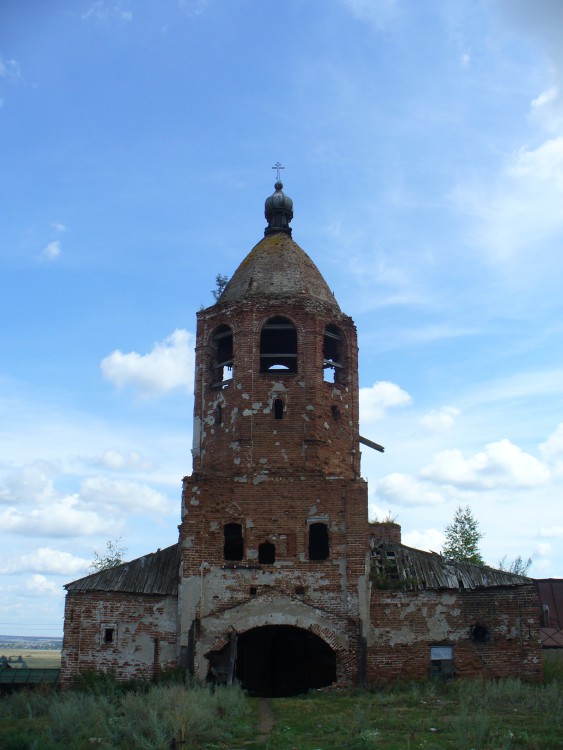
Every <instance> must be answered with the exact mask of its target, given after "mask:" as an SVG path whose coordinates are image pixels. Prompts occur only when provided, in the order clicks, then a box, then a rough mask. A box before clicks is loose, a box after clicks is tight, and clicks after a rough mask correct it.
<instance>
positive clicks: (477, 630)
mask: <svg viewBox="0 0 563 750" xmlns="http://www.w3.org/2000/svg"><path fill="white" fill-rule="evenodd" d="M469 637H470V638H471V640H472V641H474V642H475V643H486V642H487V641H488V640H490V637H491V632H490V630H489V628H488V627H487V626H486V625H480V624H479V623H476V624H475V625H472V626H471V630H470V631H469Z"/></svg>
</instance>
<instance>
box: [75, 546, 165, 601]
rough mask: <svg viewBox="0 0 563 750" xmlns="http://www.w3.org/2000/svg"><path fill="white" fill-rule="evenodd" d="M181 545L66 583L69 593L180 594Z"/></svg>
mask: <svg viewBox="0 0 563 750" xmlns="http://www.w3.org/2000/svg"><path fill="white" fill-rule="evenodd" d="M179 570H180V545H179V544H173V545H172V546H171V547H167V548H166V549H163V550H158V551H157V552H152V553H151V554H149V555H144V556H143V557H138V558H137V559H136V560H131V562H126V563H122V564H121V565H116V566H115V567H113V568H107V569H106V570H100V571H99V572H98V573H92V575H89V576H86V577H85V578H79V579H78V580H77V581H72V583H67V584H66V585H65V589H67V591H72V592H77V591H120V592H122V593H127V594H168V595H171V596H176V595H177V594H178V577H179Z"/></svg>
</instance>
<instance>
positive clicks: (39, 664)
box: [0, 648, 61, 669]
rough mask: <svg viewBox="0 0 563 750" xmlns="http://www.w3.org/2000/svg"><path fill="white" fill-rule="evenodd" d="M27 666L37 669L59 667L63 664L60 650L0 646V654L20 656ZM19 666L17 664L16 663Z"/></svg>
mask: <svg viewBox="0 0 563 750" xmlns="http://www.w3.org/2000/svg"><path fill="white" fill-rule="evenodd" d="M20 655H21V657H22V658H23V660H24V661H25V663H26V666H28V667H31V668H35V669H59V668H60V666H61V652H60V651H47V650H45V651H42V650H41V649H21V648H0V656H8V657H10V656H12V657H14V656H16V657H17V656H20ZM14 666H17V665H14Z"/></svg>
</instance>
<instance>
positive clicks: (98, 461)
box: [85, 448, 154, 471]
mask: <svg viewBox="0 0 563 750" xmlns="http://www.w3.org/2000/svg"><path fill="white" fill-rule="evenodd" d="M85 460H86V462H87V463H90V464H93V465H94V466H102V467H104V468H106V469H114V470H127V469H141V470H142V471H151V470H152V469H153V468H154V466H153V464H151V463H150V461H146V460H145V459H144V458H143V457H142V456H141V454H140V453H138V452H137V451H129V452H128V453H122V452H121V451H119V450H117V448H108V449H107V450H105V451H104V452H103V453H102V454H101V456H94V457H92V458H89V459H85Z"/></svg>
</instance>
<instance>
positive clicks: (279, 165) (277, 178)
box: [272, 161, 285, 182]
mask: <svg viewBox="0 0 563 750" xmlns="http://www.w3.org/2000/svg"><path fill="white" fill-rule="evenodd" d="M272 169H276V170H277V174H276V181H277V182H279V181H280V169H285V167H282V165H281V164H280V162H279V161H277V162H276V163H275V164H274V166H273V167H272Z"/></svg>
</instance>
